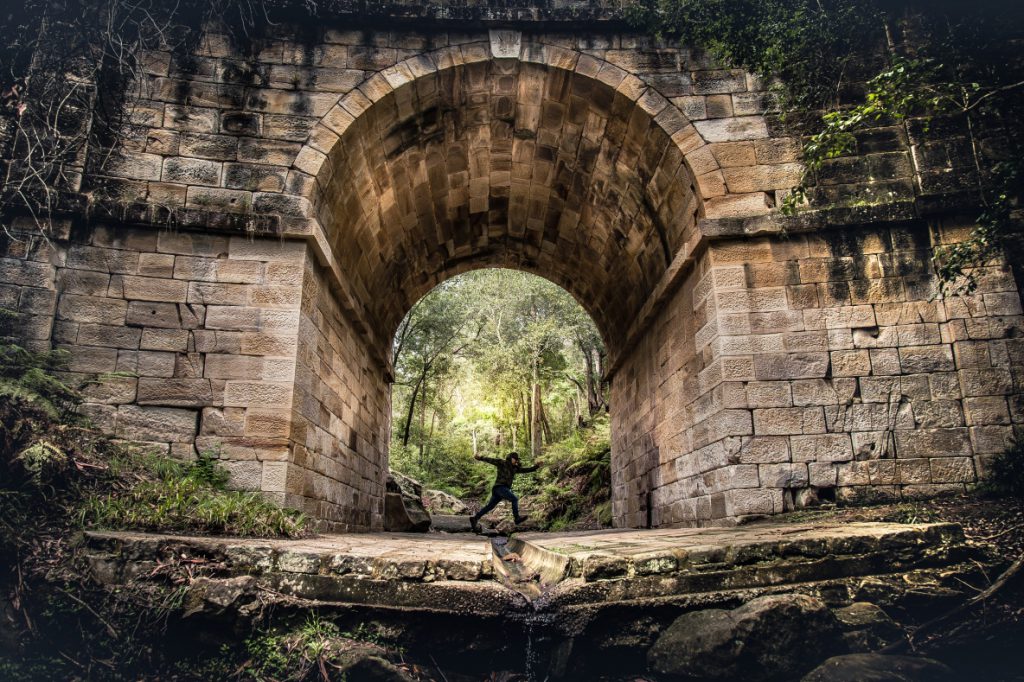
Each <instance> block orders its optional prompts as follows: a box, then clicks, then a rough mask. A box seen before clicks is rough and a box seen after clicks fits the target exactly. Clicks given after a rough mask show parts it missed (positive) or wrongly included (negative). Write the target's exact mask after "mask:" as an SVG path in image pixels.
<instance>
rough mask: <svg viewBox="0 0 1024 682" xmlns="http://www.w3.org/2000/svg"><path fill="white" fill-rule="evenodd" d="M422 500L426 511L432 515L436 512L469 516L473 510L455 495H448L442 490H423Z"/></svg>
mask: <svg viewBox="0 0 1024 682" xmlns="http://www.w3.org/2000/svg"><path fill="white" fill-rule="evenodd" d="M423 501H424V503H425V504H426V507H427V511H429V512H430V514H431V515H432V516H435V515H437V514H446V515H455V516H469V515H470V514H472V513H473V512H472V511H471V510H470V508H469V507H468V506H466V503H465V502H463V501H462V500H460V499H459V498H457V497H455V496H454V495H449V494H448V493H446V492H444V491H443V490H430V489H429V488H428V489H427V490H424V491H423Z"/></svg>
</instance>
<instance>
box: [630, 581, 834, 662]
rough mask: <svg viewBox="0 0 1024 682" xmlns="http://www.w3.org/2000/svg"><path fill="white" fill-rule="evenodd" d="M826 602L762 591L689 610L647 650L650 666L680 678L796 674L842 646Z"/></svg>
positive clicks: (802, 596) (801, 596)
mask: <svg viewBox="0 0 1024 682" xmlns="http://www.w3.org/2000/svg"><path fill="white" fill-rule="evenodd" d="M838 639H839V627H838V623H837V621H836V618H835V616H833V615H832V613H831V612H830V611H829V610H828V608H827V607H826V606H825V604H824V603H822V602H821V601H819V600H817V599H812V598H811V597H807V596H804V595H798V594H785V595H772V596H766V597H759V598H757V599H754V600H752V601H750V602H747V603H746V604H744V605H743V606H740V607H739V608H736V609H733V610H732V611H727V610H724V609H708V610H705V611H695V612H692V613H687V614H684V615H682V616H680V617H679V618H677V619H676V620H675V622H673V623H672V625H670V626H669V627H668V629H667V630H665V631H664V632H663V633H662V634H661V636H660V637H659V638H658V641H657V642H655V644H654V646H653V647H651V650H650V651H649V652H648V653H647V662H648V665H649V666H650V668H651V669H652V670H653V671H655V672H657V673H661V674H663V675H666V676H669V677H673V678H676V679H707V680H732V679H744V680H748V681H751V682H758V681H760V680H774V679H792V678H793V677H794V676H796V675H798V674H799V673H801V672H803V671H805V670H807V669H808V668H810V667H811V666H813V665H814V664H815V663H816V662H818V661H820V660H822V659H824V658H825V657H826V656H828V655H829V654H830V653H833V652H834V650H835V649H836V648H837V647H838Z"/></svg>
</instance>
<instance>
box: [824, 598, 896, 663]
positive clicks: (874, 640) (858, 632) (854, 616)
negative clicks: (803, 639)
mask: <svg viewBox="0 0 1024 682" xmlns="http://www.w3.org/2000/svg"><path fill="white" fill-rule="evenodd" d="M833 613H834V614H835V616H836V618H837V619H838V620H839V623H840V625H841V626H842V628H843V630H845V632H844V633H843V640H844V641H845V642H846V644H847V648H849V650H850V651H852V652H868V651H874V650H876V649H881V648H882V647H884V646H886V645H887V644H889V643H890V642H893V641H895V640H897V639H899V638H900V636H901V635H902V634H903V631H902V630H901V629H900V626H899V625H898V624H897V623H896V621H894V620H893V619H892V618H890V617H889V616H888V614H886V612H885V611H883V610H882V609H880V608H879V607H877V606H875V605H874V604H872V603H870V602H863V601H860V602H854V603H852V604H850V605H849V606H847V607H845V608H842V609H836V610H835V611H833Z"/></svg>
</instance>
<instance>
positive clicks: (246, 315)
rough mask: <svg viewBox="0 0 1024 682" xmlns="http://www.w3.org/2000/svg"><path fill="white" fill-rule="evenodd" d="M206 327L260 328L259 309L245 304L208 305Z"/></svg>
mask: <svg viewBox="0 0 1024 682" xmlns="http://www.w3.org/2000/svg"><path fill="white" fill-rule="evenodd" d="M206 328H207V329H223V330H233V331H250V330H251V331H255V330H257V329H259V328H260V309H259V308H251V307H247V306H223V305H211V306H208V307H207V308H206Z"/></svg>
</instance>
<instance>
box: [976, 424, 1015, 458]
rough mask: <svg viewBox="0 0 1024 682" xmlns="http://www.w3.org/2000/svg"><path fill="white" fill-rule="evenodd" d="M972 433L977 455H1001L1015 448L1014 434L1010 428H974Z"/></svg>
mask: <svg viewBox="0 0 1024 682" xmlns="http://www.w3.org/2000/svg"><path fill="white" fill-rule="evenodd" d="M970 431H971V445H972V447H973V449H974V453H975V454H978V455H988V454H999V453H1001V452H1005V451H1006V450H1009V449H1010V448H1011V447H1012V446H1013V441H1014V432H1013V428H1012V427H1010V426H972V427H971V429H970Z"/></svg>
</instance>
